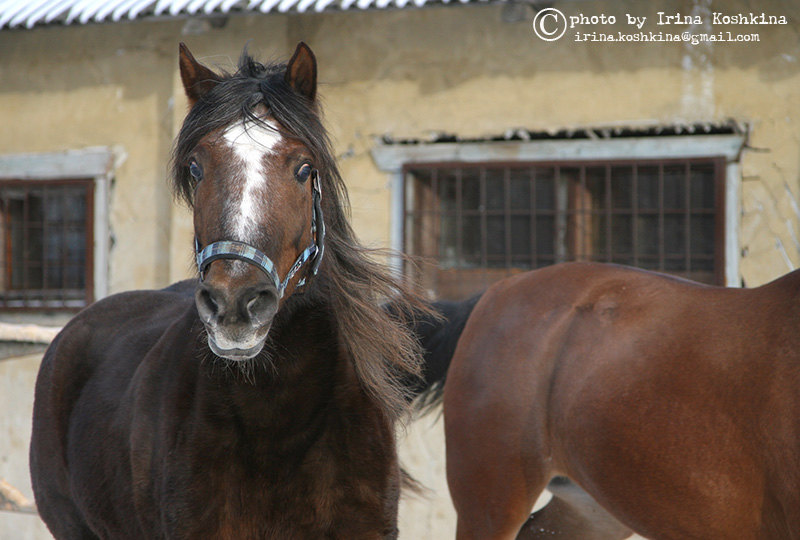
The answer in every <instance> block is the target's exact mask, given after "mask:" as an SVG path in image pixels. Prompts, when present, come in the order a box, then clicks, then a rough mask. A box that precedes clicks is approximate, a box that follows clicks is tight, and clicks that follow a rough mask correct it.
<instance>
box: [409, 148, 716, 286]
mask: <svg viewBox="0 0 800 540" xmlns="http://www.w3.org/2000/svg"><path fill="white" fill-rule="evenodd" d="M723 174H724V160H723V159H718V158H709V159H689V160H663V161H608V162H591V163H576V162H565V163H505V164H496V163H483V164H465V163H443V164H425V165H407V166H406V167H405V179H406V184H405V223H404V238H405V239H404V242H405V249H406V251H407V252H408V253H410V254H412V255H416V256H419V257H421V258H422V260H423V263H422V265H421V267H420V269H419V272H420V273H421V275H418V276H417V275H415V276H412V277H413V278H415V279H418V280H420V281H421V283H422V284H423V286H424V287H425V288H426V289H428V290H430V291H432V292H433V293H434V294H435V295H436V296H437V297H439V298H450V299H457V298H464V297H466V296H469V295H471V294H474V293H476V292H479V291H480V290H483V289H485V288H486V287H487V286H488V285H489V284H491V283H492V282H494V281H496V280H498V279H501V278H503V277H506V276H509V275H512V274H514V273H517V272H522V271H525V270H530V269H533V268H539V267H542V266H546V265H550V264H555V263H559V262H565V261H598V262H611V263H618V264H625V265H631V266H637V267H640V268H647V269H652V270H658V271H661V272H666V273H670V274H674V275H678V276H682V277H686V278H689V279H693V280H696V281H701V282H704V283H714V284H720V283H721V282H722V276H723V264H724V262H723V260H722V254H723V251H722V249H723V223H724V221H723V217H724V208H723V205H722V200H723V198H722V197H723V192H724V189H723V188H724V186H723V182H724V180H723V178H724V176H723ZM407 271H408V272H414V271H416V270H413V269H411V268H409V269H408V270H407Z"/></svg>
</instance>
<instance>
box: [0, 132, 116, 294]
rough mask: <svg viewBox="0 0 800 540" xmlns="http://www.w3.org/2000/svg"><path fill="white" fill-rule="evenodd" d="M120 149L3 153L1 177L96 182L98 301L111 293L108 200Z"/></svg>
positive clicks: (95, 281)
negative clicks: (84, 179)
mask: <svg viewBox="0 0 800 540" xmlns="http://www.w3.org/2000/svg"><path fill="white" fill-rule="evenodd" d="M119 155H120V152H115V151H114V150H112V149H110V148H106V147H95V148H85V149H81V150H70V151H66V152H50V153H36V154H11V155H0V180H8V179H14V180H23V181H24V180H30V181H32V182H34V181H37V180H59V179H61V180H70V179H78V178H91V179H92V180H93V181H94V209H93V211H94V215H93V219H94V223H93V225H94V230H93V237H94V246H93V249H94V267H93V268H92V271H93V273H94V275H93V280H94V290H93V291H92V293H93V295H92V296H93V298H94V300H95V301H97V300H99V299H101V298H103V297H105V296H108V261H109V249H110V245H111V242H110V229H109V221H108V202H109V190H110V186H111V180H112V178H113V171H114V168H115V166H116V164H117V161H118V160H117V159H116V158H117V156H119Z"/></svg>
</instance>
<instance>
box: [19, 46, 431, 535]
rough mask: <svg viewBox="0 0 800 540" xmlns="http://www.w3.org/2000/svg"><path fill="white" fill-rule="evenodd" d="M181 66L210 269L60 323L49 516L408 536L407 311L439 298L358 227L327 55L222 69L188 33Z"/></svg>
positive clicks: (41, 474)
mask: <svg viewBox="0 0 800 540" xmlns="http://www.w3.org/2000/svg"><path fill="white" fill-rule="evenodd" d="M180 70H181V76H182V79H183V84H184V87H185V90H186V94H187V96H188V97H189V101H190V104H191V109H190V111H189V113H188V116H187V117H186V120H185V121H184V124H183V127H182V129H181V132H180V135H179V137H178V140H177V144H176V147H175V153H174V159H173V176H174V184H175V188H176V191H177V193H179V194H180V195H181V196H182V197H183V198H185V200H186V201H187V202H189V204H190V205H192V207H193V211H194V225H195V236H196V239H195V244H196V255H197V264H198V270H199V273H200V280H199V281H190V282H184V283H180V284H176V285H174V286H172V287H170V288H168V289H165V290H162V291H139V292H131V293H125V294H121V295H116V296H113V297H110V298H107V299H105V300H102V301H100V302H98V303H97V304H95V305H93V306H91V307H89V308H88V309H86V310H85V311H83V312H82V313H80V314H79V315H77V316H76V317H75V318H74V319H73V320H72V321H71V322H70V323H69V324H68V325H67V327H66V328H65V329H64V330H63V331H62V332H61V334H60V335H59V336H58V337H57V338H56V340H55V341H54V342H53V343H52V345H51V346H50V348H49V349H48V351H47V353H46V355H45V358H44V360H43V362H42V366H41V370H40V373H39V377H38V380H37V384H36V396H35V405H34V419H33V437H32V441H31V453H30V458H31V475H32V480H33V487H34V493H35V496H36V503H37V506H38V508H39V511H40V513H41V516H42V518H43V519H44V521H45V522H46V523H47V525H48V527H49V528H50V530H51V531H52V533H53V535H54V536H55V537H56V538H59V539H89V538H136V539H142V538H176V539H177V538H220V539H237V540H238V539H251V538H253V539H254V538H258V539H263V538H280V539H308V538H341V539H373V540H374V539H379V538H396V536H397V504H398V493H399V489H400V485H401V478H402V475H401V471H400V469H399V466H398V463H397V454H396V448H395V426H394V423H395V420H396V419H397V418H398V416H399V415H400V414H401V413H402V411H403V410H404V409H405V407H406V406H407V397H406V396H405V395H404V387H405V385H407V384H408V383H407V378H408V376H409V375H410V374H411V375H413V374H415V373H418V371H419V365H418V364H419V360H418V358H419V351H418V346H417V343H416V340H415V339H414V338H413V337H412V335H411V333H410V331H409V328H408V326H409V325H408V323H407V322H406V321H403V320H402V316H403V314H404V313H410V311H411V310H412V309H416V310H418V311H419V310H421V312H422V313H424V312H425V309H426V308H425V306H424V305H422V304H420V303H419V301H418V298H417V297H416V296H414V295H413V294H412V293H411V292H410V291H408V290H407V289H406V288H405V287H404V285H403V284H401V283H397V282H396V281H395V279H394V278H393V277H392V275H391V273H390V272H389V271H388V269H386V268H385V267H383V266H382V265H379V264H377V263H375V262H374V261H373V260H372V258H371V257H370V254H369V253H368V252H367V251H366V250H365V249H364V248H363V247H361V246H360V245H359V244H358V243H357V241H356V240H355V237H354V235H353V232H352V230H351V228H350V226H349V224H348V221H347V219H346V192H345V189H344V184H343V182H342V179H341V177H340V175H339V172H338V170H337V167H336V163H335V160H334V158H333V157H332V153H331V151H330V146H329V143H328V140H327V137H326V134H325V130H324V129H323V127H322V124H321V122H320V117H319V106H318V100H317V97H316V88H317V85H316V61H315V59H314V56H313V54H312V53H311V50H310V49H309V48H308V47H307V46H306V45H304V44H300V45H299V46H298V47H297V50H296V51H295V53H294V56H293V57H292V59H291V60H290V61H289V62H288V64H276V65H262V64H260V63H257V62H255V61H254V60H253V59H252V58H251V57H250V56H248V55H247V54H243V56H242V59H241V61H240V64H239V69H238V71H237V72H236V73H234V74H230V75H226V74H223V75H220V74H217V73H215V72H213V71H211V70H210V69H208V68H206V67H204V66H203V65H201V64H199V63H198V62H197V61H195V59H194V58H193V57H192V55H191V54H190V53H189V51H188V49H186V48H185V47H184V46H181V51H180ZM387 298H391V299H392V302H393V306H394V309H393V311H392V313H390V312H389V311H386V310H384V309H382V307H381V303H382V302H384V301H385V300H386V299H387Z"/></svg>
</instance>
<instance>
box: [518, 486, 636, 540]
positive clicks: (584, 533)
mask: <svg viewBox="0 0 800 540" xmlns="http://www.w3.org/2000/svg"><path fill="white" fill-rule="evenodd" d="M548 488H549V489H550V491H551V492H552V493H553V498H552V499H551V500H550V502H549V503H548V504H547V505H546V506H545V507H544V508H542V509H541V510H539V511H538V512H536V513H534V514H531V517H530V518H529V519H528V521H527V522H526V523H525V525H523V527H522V529H521V530H520V532H519V535H517V540H534V539H540V538H542V539H543V538H564V539H572V540H623V539H625V538H628V537H629V536H631V535H632V534H633V531H631V530H630V529H629V528H627V527H626V526H625V525H623V524H622V523H620V522H619V521H617V519H616V518H614V516H612V515H611V514H609V513H608V512H607V511H606V510H605V509H604V508H603V507H602V506H600V505H599V504H597V502H595V500H594V499H593V498H592V497H591V496H589V494H588V493H586V492H585V491H583V490H582V489H581V488H580V487H578V486H577V485H575V484H573V483H572V482H571V481H570V480H568V479H566V478H563V477H557V478H555V479H553V481H552V482H550V485H549V486H548Z"/></svg>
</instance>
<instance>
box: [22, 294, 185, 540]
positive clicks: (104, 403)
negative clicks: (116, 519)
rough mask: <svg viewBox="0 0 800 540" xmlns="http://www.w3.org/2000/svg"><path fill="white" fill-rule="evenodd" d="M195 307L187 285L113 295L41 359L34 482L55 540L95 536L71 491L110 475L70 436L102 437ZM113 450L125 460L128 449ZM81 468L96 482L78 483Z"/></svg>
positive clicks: (79, 317)
mask: <svg viewBox="0 0 800 540" xmlns="http://www.w3.org/2000/svg"><path fill="white" fill-rule="evenodd" d="M192 302H193V299H192V296H191V283H190V282H181V283H179V284H175V285H173V286H171V287H170V288H168V289H165V290H162V291H133V292H127V293H121V294H117V295H113V296H110V297H108V298H105V299H103V300H101V301H98V302H96V303H95V304H93V305H91V306H89V307H88V308H86V309H85V310H83V311H82V312H80V313H79V314H78V315H76V316H75V317H74V318H73V319H72V320H71V321H70V322H69V323H68V324H67V325H66V326H65V327H64V329H63V330H62V331H61V332H60V333H59V335H58V336H57V337H56V338H55V340H54V341H53V343H52V344H51V345H50V347H49V348H48V350H47V352H46V353H45V355H44V358H43V360H42V364H41V367H40V369H39V375H38V377H37V381H36V390H35V400H34V414H33V432H32V438H31V449H30V461H31V477H32V482H33V488H34V494H35V496H36V500H37V505H38V507H39V510H40V513H42V517H43V518H44V519H45V521H46V522H47V523H48V525H49V526H50V527H51V529H52V530H53V533H54V534H55V535H56V536H57V537H69V538H72V537H76V538H78V537H92V535H91V533H89V531H88V529H87V527H86V524H85V523H84V522H83V519H82V518H81V517H80V514H81V512H80V511H79V510H78V509H77V507H76V503H75V501H74V499H75V491H76V489H77V490H80V484H81V482H86V481H90V482H109V483H110V479H108V478H103V477H102V475H103V474H104V473H106V472H107V471H103V470H102V464H100V463H94V464H92V463H86V461H87V460H84V459H83V458H84V456H85V455H86V454H89V453H90V452H92V451H93V450H92V448H83V449H81V448H79V447H78V446H76V445H75V444H74V441H72V440H71V437H75V434H76V433H82V434H86V433H95V434H96V437H103V435H102V433H103V431H104V430H103V429H102V427H101V426H100V425H98V424H106V425H110V424H113V423H114V422H119V421H120V418H119V416H120V410H119V409H120V407H121V406H122V404H123V403H124V399H123V396H125V395H126V393H127V392H128V391H129V387H130V385H131V383H132V381H133V380H134V374H135V372H136V369H137V367H138V366H139V363H140V362H141V361H142V359H143V358H145V357H146V355H147V353H148V351H150V350H151V349H152V348H153V347H154V346H155V344H156V343H157V342H158V340H159V338H160V337H161V336H162V335H163V334H164V332H165V331H166V329H167V328H169V327H170V325H172V324H173V323H174V321H175V320H176V319H178V318H180V317H181V315H182V314H184V313H185V312H186V311H187V309H190V308H191V306H192ZM82 442H83V443H86V441H82ZM93 443H94V447H95V448H98V447H101V446H104V445H111V444H114V442H113V441H111V440H109V439H108V438H105V439H104V440H101V439H98V440H95V441H93ZM115 450H116V451H117V452H118V457H119V459H123V458H124V453H125V452H126V449H124V448H116V449H115ZM81 462H83V463H81ZM84 465H86V466H87V467H88V468H92V467H94V468H95V469H96V474H97V475H98V477H97V478H91V479H86V478H83V479H81V480H79V479H77V478H76V477H75V475H74V474H73V471H72V470H71V469H74V468H76V467H78V466H84ZM125 495H128V494H121V495H120V496H125Z"/></svg>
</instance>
